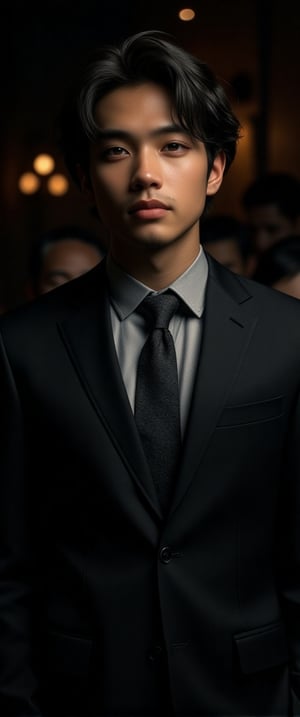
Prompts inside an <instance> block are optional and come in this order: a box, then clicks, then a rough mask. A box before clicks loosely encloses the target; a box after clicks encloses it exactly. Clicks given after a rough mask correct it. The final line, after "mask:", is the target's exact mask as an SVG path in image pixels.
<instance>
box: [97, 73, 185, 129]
mask: <svg viewBox="0 0 300 717" xmlns="http://www.w3.org/2000/svg"><path fill="white" fill-rule="evenodd" d="M94 116H95V120H96V123H97V125H98V127H99V128H100V129H107V128H120V129H125V130H126V129H130V130H131V131H140V130H141V129H143V128H145V127H148V126H151V127H152V126H159V125H160V124H162V125H164V124H166V123H167V124H170V123H171V122H174V119H175V118H174V111H173V106H172V101H171V98H170V95H169V94H168V92H167V90H165V89H164V88H163V87H160V85H157V84H155V83H152V82H146V83H142V84H138V85H128V86H126V87H119V88H117V89H115V90H112V91H111V92H109V93H108V94H107V95H105V96H104V97H102V98H101V99H100V100H99V101H98V102H97V104H96V106H95V112H94Z"/></svg>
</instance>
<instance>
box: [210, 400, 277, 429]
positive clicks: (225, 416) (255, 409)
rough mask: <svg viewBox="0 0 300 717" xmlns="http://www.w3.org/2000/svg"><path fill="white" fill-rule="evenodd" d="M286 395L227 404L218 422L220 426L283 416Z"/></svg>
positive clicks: (249, 422) (268, 419)
mask: <svg viewBox="0 0 300 717" xmlns="http://www.w3.org/2000/svg"><path fill="white" fill-rule="evenodd" d="M283 410H284V396H275V397H274V398H269V399H266V400H264V401H255V402H254V403H244V404H236V405H232V406H226V407H225V409H224V411H223V413H222V414H221V417H220V420H219V422H218V428H227V427H230V426H240V425H243V424H251V423H259V422H263V421H271V420H274V419H276V418H280V416H282V414H283Z"/></svg>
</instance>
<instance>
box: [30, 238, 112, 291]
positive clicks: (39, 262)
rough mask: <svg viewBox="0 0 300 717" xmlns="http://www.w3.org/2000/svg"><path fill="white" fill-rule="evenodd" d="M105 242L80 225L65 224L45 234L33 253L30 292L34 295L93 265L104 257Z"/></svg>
mask: <svg viewBox="0 0 300 717" xmlns="http://www.w3.org/2000/svg"><path fill="white" fill-rule="evenodd" d="M104 254H105V248H104V245H103V243H102V242H101V241H100V240H99V239H98V238H97V237H96V236H95V235H94V234H92V233H91V232H90V231H88V230H87V229H83V228H81V227H78V226H72V225H67V226H61V227H56V228H55V229H50V230H49V231H46V232H45V233H43V234H41V235H40V236H39V237H38V238H37V239H36V240H35V241H34V243H33V245H32V247H31V252H30V257H29V278H28V283H27V286H26V296H27V298H28V299H33V298H35V297H37V296H39V295H40V294H44V293H46V292H47V291H51V290H52V289H55V288H56V287H57V286H60V284H65V283H66V282H67V281H70V280H71V279H75V278H76V277H77V276H80V275H81V274H85V273H86V272H87V271H89V270H90V269H93V268H94V266H96V265H97V264H98V263H99V262H100V261H101V260H102V259H103V257H104Z"/></svg>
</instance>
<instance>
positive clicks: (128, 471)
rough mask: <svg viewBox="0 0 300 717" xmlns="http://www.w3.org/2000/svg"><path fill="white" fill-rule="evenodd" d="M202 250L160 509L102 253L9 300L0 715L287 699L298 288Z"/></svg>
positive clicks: (296, 596) (295, 677) (295, 669)
mask: <svg viewBox="0 0 300 717" xmlns="http://www.w3.org/2000/svg"><path fill="white" fill-rule="evenodd" d="M209 267H210V268H209V279H208V288H207V295H206V306H205V314H204V330H203V340H202V348H201V353H200V357H199V366H198V371H197V377H196V382H195V387H194V393H193V399H192V405H191V410H190V416H189V422H188V427H187V430H186V436H185V441H184V447H183V452H182V461H181V465H180V466H179V470H178V479H177V482H176V487H175V491H174V498H173V502H172V507H171V510H170V514H169V516H168V518H167V519H166V520H163V519H162V516H161V514H160V508H159V505H158V501H157V497H156V494H155V490H154V487H153V484H152V481H151V477H150V475H149V471H148V467H147V464H146V462H145V458H144V455H143V451H142V448H141V444H140V442H139V438H138V435H137V431H136V427H135V423H134V418H133V415H132V412H131V410H130V406H129V402H128V399H127V394H126V391H125V389H124V385H123V383H122V378H121V374H120V370H119V366H118V361H117V357H116V353H115V349H114V343H113V337H112V331H111V326H110V320H109V305H108V298H107V289H106V281H105V272H104V269H103V264H102V265H101V266H100V267H97V268H96V269H94V270H92V272H90V273H89V274H86V275H85V276H83V277H81V278H79V279H76V280H75V281H72V282H70V283H69V284H66V285H64V286H62V287H61V288H59V289H57V290H55V291H53V292H51V293H49V294H47V295H45V296H44V297H42V298H41V299H39V300H38V301H36V302H34V303H33V304H31V305H30V306H25V307H22V308H20V309H18V310H17V311H14V312H13V313H12V314H11V315H7V316H4V317H3V318H2V320H1V330H2V348H1V373H0V375H1V379H0V384H1V386H0V396H1V414H2V417H1V451H0V461H1V483H0V486H1V487H0V498H1V500H0V511H1V516H0V517H1V520H0V531H1V544H0V714H1V715H2V716H3V715H5V714H6V713H7V714H8V715H18V717H21V716H22V717H24V716H25V715H40V714H42V715H50V717H56V716H57V715H61V716H62V717H67V716H69V715H71V716H72V717H74V715H82V717H87V715H90V714H91V715H105V716H108V715H109V716H111V715H114V717H119V716H121V715H122V716H123V715H127V716H128V717H129V716H130V717H133V716H138V717H142V715H153V716H155V717H156V716H157V715H164V717H166V715H168V714H176V715H182V716H184V717H188V716H190V715H197V716H199V715H215V716H216V715H218V716H219V717H221V716H222V717H224V715H235V716H237V715H247V716H248V717H249V716H250V715H251V716H252V715H257V716H259V717H262V716H264V717H266V716H272V717H273V716H274V715H280V716H281V717H283V716H284V715H288V714H293V709H294V710H295V713H296V708H295V706H294V708H293V706H292V696H293V694H294V697H295V695H297V696H298V698H299V697H300V567H299V562H300V520H299V507H300V475H299V474H300V441H299V437H300V403H299V385H300V302H297V301H296V300H294V299H291V298H290V297H287V296H284V295H282V294H280V293H279V292H275V291H272V290H270V289H266V288H265V287H263V286H260V285H259V284H256V283H254V282H251V281H249V280H246V279H242V278H238V277H237V276H235V275H233V274H232V273H230V272H229V271H227V270H226V269H224V268H223V267H221V266H220V265H219V264H217V263H216V262H214V261H212V260H209ZM295 704H296V697H295Z"/></svg>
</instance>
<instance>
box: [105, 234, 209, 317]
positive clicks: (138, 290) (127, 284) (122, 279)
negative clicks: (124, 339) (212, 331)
mask: <svg viewBox="0 0 300 717" xmlns="http://www.w3.org/2000/svg"><path fill="white" fill-rule="evenodd" d="M106 271H107V276H108V284H109V291H110V300H111V303H112V305H113V307H114V309H115V311H116V313H117V315H118V317H119V319H120V321H122V320H123V319H126V318H127V317H128V316H129V315H130V314H131V313H132V312H133V311H135V309H136V308H137V306H138V305H139V304H140V303H141V301H143V299H144V298H145V296H147V294H149V293H161V292H153V289H151V288H150V287H149V286H146V285H145V284H143V283H142V282H141V281H138V279H135V278H134V277H133V276H131V275H130V274H127V273H126V272H124V271H123V270H122V269H121V268H120V267H119V266H118V265H117V264H116V263H115V262H114V261H113V259H112V258H111V256H110V255H108V257H107V262H106ZM207 276H208V264H207V259H206V256H205V254H204V251H203V249H202V247H201V246H200V249H199V254H198V256H197V257H196V259H195V260H194V261H193V263H192V264H191V266H189V267H188V268H187V269H186V271H185V272H184V273H183V274H181V275H180V276H179V277H178V278H177V279H176V280H175V281H173V283H172V284H170V285H169V286H166V287H165V288H164V289H163V291H166V289H172V290H173V291H174V293H175V294H177V295H178V296H179V297H180V298H181V299H182V301H183V302H184V303H185V304H186V305H187V306H188V308H189V309H190V311H191V312H192V313H193V314H194V315H195V316H197V317H198V318H200V316H202V313H203V310H204V297H205V289H206V283H207Z"/></svg>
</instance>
